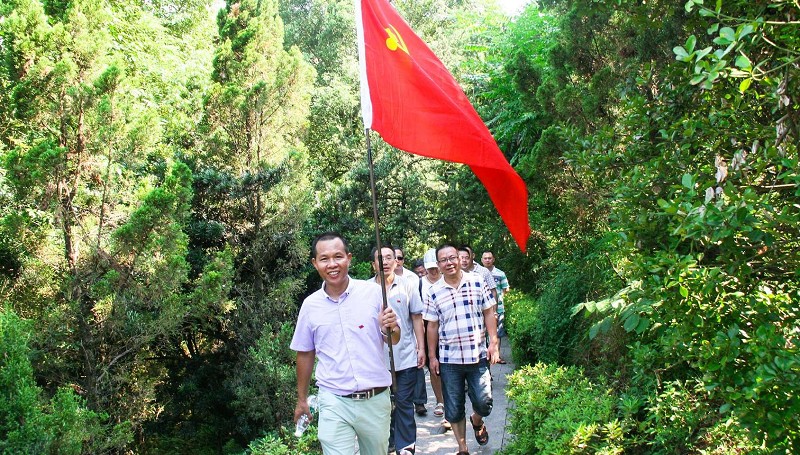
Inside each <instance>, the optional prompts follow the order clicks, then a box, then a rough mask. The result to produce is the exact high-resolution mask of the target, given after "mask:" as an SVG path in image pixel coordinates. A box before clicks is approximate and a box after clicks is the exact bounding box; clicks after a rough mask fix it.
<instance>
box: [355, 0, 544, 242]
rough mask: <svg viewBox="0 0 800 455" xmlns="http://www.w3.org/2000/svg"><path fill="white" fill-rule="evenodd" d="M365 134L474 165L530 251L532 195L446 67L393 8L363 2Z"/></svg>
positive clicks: (373, 0)
mask: <svg viewBox="0 0 800 455" xmlns="http://www.w3.org/2000/svg"><path fill="white" fill-rule="evenodd" d="M356 24H357V28H358V57H359V63H360V69H361V112H362V116H363V117H364V126H365V127H366V128H371V129H373V130H375V131H377V132H378V133H380V135H381V137H382V138H383V140H384V141H386V142H387V143H389V144H391V145H392V146H394V147H397V148H399V149H401V150H405V151H406V152H409V153H414V154H416V155H422V156H427V157H430V158H436V159H440V160H447V161H454V162H457V163H463V164H466V165H468V166H469V167H470V169H472V172H474V173H475V175H476V176H477V177H478V179H479V180H480V181H481V182H482V183H483V185H484V186H485V187H486V191H487V192H488V193H489V197H490V198H491V200H492V202H493V203H494V206H495V207H496V208H497V212H498V213H499V214H500V217H501V218H502V219H503V221H504V222H505V224H506V226H507V227H508V230H509V231H510V232H511V236H512V237H514V240H515V241H516V242H517V245H518V246H519V248H520V249H521V250H522V251H525V248H526V244H527V241H528V237H529V236H530V233H531V228H530V224H529V222H528V189H527V188H526V187H525V182H523V181H522V178H521V177H520V176H519V175H518V174H517V173H516V172H515V171H514V168H512V167H511V165H510V164H509V163H508V161H507V160H506V157H505V155H503V152H502V151H500V148H499V147H498V146H497V143H496V142H495V140H494V138H493V137H492V134H491V133H490V132H489V129H488V128H486V125H484V123H483V121H482V120H481V118H480V117H479V116H478V113H477V112H475V109H474V108H473V107H472V104H470V102H469V100H468V99H467V96H466V95H465V94H464V91H463V90H462V89H461V87H460V86H459V85H458V83H457V82H456V80H455V79H454V78H453V76H452V75H451V74H450V72H449V71H447V68H445V67H444V65H443V64H442V62H441V61H440V60H439V59H438V58H437V57H436V55H434V53H433V52H432V51H431V50H430V49H429V48H428V46H427V45H426V44H425V43H424V42H423V41H422V40H421V39H420V38H419V37H418V36H417V35H416V34H415V33H414V31H413V30H411V28H410V27H409V26H408V24H406V22H405V21H404V20H403V18H401V17H400V15H399V14H398V13H397V11H395V9H394V7H393V6H391V5H390V4H389V3H388V1H387V0H356Z"/></svg>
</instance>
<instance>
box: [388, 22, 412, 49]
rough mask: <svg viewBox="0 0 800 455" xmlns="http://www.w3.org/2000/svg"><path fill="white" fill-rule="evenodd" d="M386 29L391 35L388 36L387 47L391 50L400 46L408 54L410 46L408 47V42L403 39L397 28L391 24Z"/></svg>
mask: <svg viewBox="0 0 800 455" xmlns="http://www.w3.org/2000/svg"><path fill="white" fill-rule="evenodd" d="M385 30H386V33H387V34H388V35H389V37H388V38H386V47H388V48H389V50H390V51H396V50H397V49H398V48H400V49H402V50H403V52H405V53H406V54H408V47H406V43H405V41H403V37H402V36H400V33H399V32H398V31H397V29H396V28H394V26H393V25H391V24H389V27H387V28H386V29H385ZM409 55H410V54H409Z"/></svg>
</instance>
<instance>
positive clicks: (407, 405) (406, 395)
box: [389, 367, 419, 450]
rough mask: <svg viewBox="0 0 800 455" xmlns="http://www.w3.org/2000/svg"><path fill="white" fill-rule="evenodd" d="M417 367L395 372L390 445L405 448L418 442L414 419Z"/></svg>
mask: <svg viewBox="0 0 800 455" xmlns="http://www.w3.org/2000/svg"><path fill="white" fill-rule="evenodd" d="M418 371H419V370H418V369H417V367H412V368H406V369H405V370H400V371H396V372H395V379H396V380H397V392H396V394H395V396H394V403H395V404H394V411H392V425H391V432H390V435H389V445H394V446H395V447H397V449H398V450H399V449H404V448H406V447H409V446H413V445H415V444H416V443H417V421H416V420H414V389H415V388H416V386H417V372H418Z"/></svg>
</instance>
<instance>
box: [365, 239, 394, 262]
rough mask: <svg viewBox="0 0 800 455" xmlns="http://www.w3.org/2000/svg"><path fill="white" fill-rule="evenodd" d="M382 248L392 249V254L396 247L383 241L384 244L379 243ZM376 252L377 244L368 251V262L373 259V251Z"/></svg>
mask: <svg viewBox="0 0 800 455" xmlns="http://www.w3.org/2000/svg"><path fill="white" fill-rule="evenodd" d="M384 248H389V249H390V250H392V254H394V250H395V249H396V248H394V247H393V246H392V245H389V244H388V243H385V244H383V245H381V249H384ZM377 252H378V247H377V246H373V247H372V251H370V252H369V262H372V261H374V260H375V253H377Z"/></svg>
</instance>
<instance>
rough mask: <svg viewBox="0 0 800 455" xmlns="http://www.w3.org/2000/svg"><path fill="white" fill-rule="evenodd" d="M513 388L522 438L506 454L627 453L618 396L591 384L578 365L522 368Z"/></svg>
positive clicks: (515, 423) (516, 429)
mask: <svg viewBox="0 0 800 455" xmlns="http://www.w3.org/2000/svg"><path fill="white" fill-rule="evenodd" d="M508 384H509V388H508V392H507V393H508V398H509V399H510V400H512V401H513V402H514V404H515V406H514V407H513V408H512V409H511V410H510V413H511V416H512V422H511V432H512V433H513V434H514V435H516V437H515V438H514V439H513V440H512V441H511V443H510V444H509V445H507V446H506V447H505V449H503V452H502V453H504V454H506V455H530V454H534V453H546V454H568V453H576V452H578V453H621V452H619V450H621V446H620V442H619V441H620V440H621V439H622V433H623V431H622V430H621V428H620V425H619V423H617V422H616V421H614V419H613V412H614V407H615V398H614V396H613V395H612V394H611V392H610V390H609V388H608V387H606V386H605V384H603V383H602V382H599V383H596V382H592V381H590V380H589V379H588V378H586V377H585V376H584V374H583V372H582V371H581V370H580V369H579V368H576V367H559V366H552V365H545V364H542V363H538V364H536V365H534V366H525V367H522V368H521V369H520V370H518V371H517V372H515V373H514V374H513V375H512V376H511V377H510V378H509V382H508Z"/></svg>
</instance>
